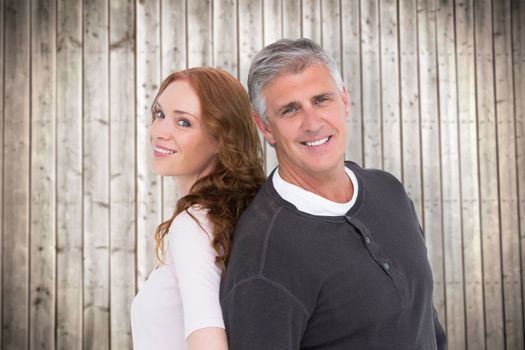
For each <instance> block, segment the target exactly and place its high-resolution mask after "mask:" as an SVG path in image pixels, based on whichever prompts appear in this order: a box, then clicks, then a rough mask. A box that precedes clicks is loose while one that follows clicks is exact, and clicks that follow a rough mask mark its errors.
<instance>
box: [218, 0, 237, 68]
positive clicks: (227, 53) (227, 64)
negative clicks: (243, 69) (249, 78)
mask: <svg viewBox="0 0 525 350" xmlns="http://www.w3.org/2000/svg"><path fill="white" fill-rule="evenodd" d="M212 23H213V35H212V36H213V61H212V62H213V66H215V67H218V68H221V69H224V70H225V71H227V72H229V73H230V74H231V75H233V76H234V77H237V76H238V74H239V63H238V59H237V40H232V38H237V37H238V34H237V1H236V0H224V1H215V2H214V3H213V21H212Z"/></svg>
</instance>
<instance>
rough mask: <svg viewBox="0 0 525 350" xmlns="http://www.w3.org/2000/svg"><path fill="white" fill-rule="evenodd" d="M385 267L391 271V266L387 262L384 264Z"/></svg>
mask: <svg viewBox="0 0 525 350" xmlns="http://www.w3.org/2000/svg"><path fill="white" fill-rule="evenodd" d="M383 267H384V268H385V269H386V270H390V264H389V263H387V262H386V263H384V264H383Z"/></svg>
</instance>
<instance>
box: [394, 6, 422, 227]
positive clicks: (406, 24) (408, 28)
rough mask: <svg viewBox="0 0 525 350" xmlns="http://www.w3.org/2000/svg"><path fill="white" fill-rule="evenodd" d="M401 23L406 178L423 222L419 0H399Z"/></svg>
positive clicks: (403, 134)
mask: <svg viewBox="0 0 525 350" xmlns="http://www.w3.org/2000/svg"><path fill="white" fill-rule="evenodd" d="M399 23H400V24H399V68H400V71H399V74H400V78H399V80H400V82H401V119H402V123H401V134H402V136H403V141H402V145H401V149H402V159H403V164H402V166H403V168H402V173H403V177H402V179H403V180H402V181H403V184H404V186H405V190H406V191H407V193H408V195H409V196H410V198H411V199H412V201H413V202H414V207H415V208H416V212H417V214H418V217H419V221H420V222H421V223H423V184H422V177H421V175H422V171H421V121H420V113H419V66H418V64H419V53H418V39H417V38H418V36H417V29H418V22H417V0H406V1H400V2H399Z"/></svg>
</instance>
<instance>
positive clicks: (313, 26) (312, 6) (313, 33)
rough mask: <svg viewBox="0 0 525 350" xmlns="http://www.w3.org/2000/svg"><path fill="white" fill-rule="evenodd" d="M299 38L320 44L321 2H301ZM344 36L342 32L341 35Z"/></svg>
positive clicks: (316, 0)
mask: <svg viewBox="0 0 525 350" xmlns="http://www.w3.org/2000/svg"><path fill="white" fill-rule="evenodd" d="M301 13H302V18H301V36H302V37H303V38H309V39H312V40H313V41H315V42H317V43H320V42H321V0H303V1H301ZM343 34H344V31H343V32H342V33H341V35H343Z"/></svg>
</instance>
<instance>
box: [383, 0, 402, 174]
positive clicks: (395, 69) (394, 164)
mask: <svg viewBox="0 0 525 350" xmlns="http://www.w3.org/2000/svg"><path fill="white" fill-rule="evenodd" d="M379 16H380V20H379V22H380V30H381V32H380V38H379V40H380V43H381V52H380V53H381V59H380V64H381V72H380V74H381V115H382V118H381V119H382V131H383V154H382V155H383V169H385V170H386V171H388V172H390V173H392V174H393V175H394V176H396V177H397V178H398V179H401V165H402V162H401V121H400V115H399V113H400V102H399V99H400V91H399V55H398V47H399V41H398V35H397V33H398V18H397V1H396V0H383V1H381V3H380V7H379Z"/></svg>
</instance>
